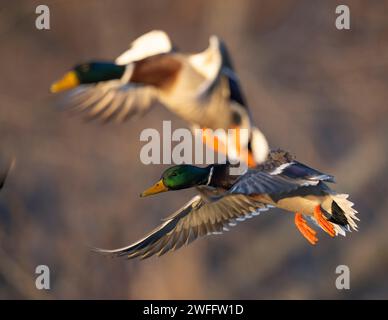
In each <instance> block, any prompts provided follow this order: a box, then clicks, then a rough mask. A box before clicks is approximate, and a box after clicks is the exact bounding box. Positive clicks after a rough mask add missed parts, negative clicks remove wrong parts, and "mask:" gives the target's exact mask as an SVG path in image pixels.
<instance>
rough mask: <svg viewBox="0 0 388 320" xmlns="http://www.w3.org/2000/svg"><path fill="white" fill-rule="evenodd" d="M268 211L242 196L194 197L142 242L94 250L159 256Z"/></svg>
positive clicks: (129, 254) (117, 254)
mask: <svg viewBox="0 0 388 320" xmlns="http://www.w3.org/2000/svg"><path fill="white" fill-rule="evenodd" d="M267 209H268V207H267V206H265V205H264V204H261V203H258V202H257V201H255V200H253V199H251V198H250V197H247V196H244V195H227V196H225V197H221V198H217V199H213V200H205V198H204V197H202V196H201V195H197V196H195V197H194V198H192V199H191V200H190V201H189V202H188V203H187V204H186V205H185V206H184V207H182V208H181V209H179V210H178V211H177V212H175V213H174V214H173V215H171V216H170V217H168V218H166V219H165V220H164V223H163V224H162V225H160V226H159V227H157V228H156V229H154V230H153V231H152V232H150V233H149V234H147V235H146V236H145V237H144V238H142V239H141V240H139V241H137V242H135V243H133V244H131V245H129V246H127V247H124V248H120V249H116V250H104V249H95V251H96V252H99V253H104V254H109V255H113V256H126V257H127V258H135V257H140V258H142V259H144V258H148V257H150V256H152V255H154V254H156V255H158V256H160V255H162V254H164V253H166V252H168V251H171V250H176V249H178V248H180V247H181V246H182V245H184V244H186V245H187V244H189V243H190V242H192V241H193V240H195V239H196V238H198V237H201V236H205V235H209V234H218V233H221V232H222V231H227V230H228V229H227V226H234V225H235V224H236V222H237V221H243V220H245V219H246V218H251V217H252V216H253V215H258V214H259V212H260V211H265V210H267Z"/></svg>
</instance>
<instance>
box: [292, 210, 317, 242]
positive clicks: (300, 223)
mask: <svg viewBox="0 0 388 320" xmlns="http://www.w3.org/2000/svg"><path fill="white" fill-rule="evenodd" d="M295 225H296V227H297V228H298V230H299V231H300V233H301V234H302V235H303V236H304V237H305V238H306V239H307V241H308V242H310V243H311V244H312V245H315V244H316V243H317V242H318V238H317V237H316V234H317V232H316V231H315V230H313V229H312V228H310V227H309V226H308V225H307V222H306V220H305V219H304V218H303V216H302V214H300V213H298V212H297V213H295Z"/></svg>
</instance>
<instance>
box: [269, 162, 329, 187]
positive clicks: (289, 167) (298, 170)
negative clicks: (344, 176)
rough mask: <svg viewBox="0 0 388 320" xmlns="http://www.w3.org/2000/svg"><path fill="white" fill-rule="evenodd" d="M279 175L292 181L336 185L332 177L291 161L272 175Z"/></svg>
mask: <svg viewBox="0 0 388 320" xmlns="http://www.w3.org/2000/svg"><path fill="white" fill-rule="evenodd" d="M274 173H275V174H278V175H282V176H285V177H288V178H290V179H304V180H307V181H326V182H332V183H334V182H335V180H334V177H333V176H332V175H329V174H326V173H323V172H320V171H318V170H316V169H313V168H311V167H308V166H306V165H305V164H303V163H300V162H298V161H291V162H288V163H285V164H284V165H282V166H279V167H278V168H276V169H275V170H274V172H273V173H272V174H274Z"/></svg>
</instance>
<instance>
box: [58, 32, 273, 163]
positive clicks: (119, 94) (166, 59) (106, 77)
mask: <svg viewBox="0 0 388 320" xmlns="http://www.w3.org/2000/svg"><path fill="white" fill-rule="evenodd" d="M65 90H69V93H68V95H66V97H65V103H66V105H70V106H72V107H73V109H74V110H77V111H80V112H84V113H85V114H86V117H87V118H88V119H93V118H98V119H101V120H102V121H109V120H116V121H124V120H126V119H128V118H130V117H132V116H133V115H135V114H143V113H144V112H146V111H147V110H149V108H150V107H151V106H152V105H153V103H152V102H153V101H155V100H157V101H159V102H161V103H162V104H163V105H164V106H166V107H167V108H168V109H169V110H170V111H172V112H173V113H175V114H176V115H178V116H180V117H181V118H182V119H184V120H185V121H187V122H188V123H189V125H190V127H191V129H197V128H199V129H202V130H203V141H204V142H205V143H206V144H207V145H208V146H210V147H212V148H213V149H215V150H216V151H218V152H223V153H225V154H227V155H228V158H229V159H238V160H241V157H242V156H241V155H242V154H244V155H246V154H247V157H246V159H242V160H245V162H247V163H248V164H249V165H250V166H255V165H256V164H259V163H261V162H263V161H264V160H265V158H266V156H267V154H268V150H269V148H268V144H267V141H266V138H265V137H264V135H263V134H262V133H261V131H260V130H259V129H258V128H257V127H255V126H254V125H253V123H252V118H251V114H250V112H249V109H248V106H247V103H246V100H245V97H244V95H243V93H242V90H241V87H240V84H239V79H238V77H237V75H236V73H235V71H234V69H233V66H232V63H231V59H230V56H229V54H228V51H227V48H226V46H225V44H224V43H223V42H222V41H221V40H220V39H219V38H218V37H216V36H212V37H210V40H209V47H208V48H207V49H206V50H204V51H202V52H200V53H194V54H191V53H182V52H179V51H177V50H176V49H175V48H174V47H173V45H172V43H171V41H170V39H169V37H168V35H167V34H166V33H165V32H163V31H159V30H155V31H151V32H149V33H146V34H144V35H142V36H141V37H139V38H138V39H136V40H135V41H133V42H132V43H131V45H130V48H129V49H128V50H127V51H125V52H124V53H123V54H121V55H120V56H119V57H118V58H117V59H116V60H115V61H90V62H86V63H82V64H79V65H77V66H75V67H74V68H73V69H72V70H70V71H69V72H67V73H66V74H65V75H64V76H63V77H62V78H61V79H60V80H58V81H57V82H55V83H54V84H53V85H52V86H51V92H53V93H57V92H60V91H65ZM219 128H221V129H225V130H227V129H236V132H237V134H239V130H240V129H247V131H245V132H246V133H247V134H244V135H241V137H240V138H241V140H240V141H241V143H236V139H235V138H233V137H232V138H231V137H230V136H226V137H219V136H214V135H212V134H211V133H209V130H205V129H213V130H216V129H219ZM226 146H228V147H229V148H230V149H228V148H227V147H226ZM240 148H241V149H240ZM241 150H243V152H244V153H242V152H241Z"/></svg>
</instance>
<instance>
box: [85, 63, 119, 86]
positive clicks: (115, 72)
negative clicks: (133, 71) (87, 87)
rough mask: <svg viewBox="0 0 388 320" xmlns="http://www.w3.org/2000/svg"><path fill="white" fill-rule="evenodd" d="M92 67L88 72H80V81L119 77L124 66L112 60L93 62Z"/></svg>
mask: <svg viewBox="0 0 388 320" xmlns="http://www.w3.org/2000/svg"><path fill="white" fill-rule="evenodd" d="M92 65H93V68H91V69H90V70H89V71H88V72H84V73H80V74H79V77H80V80H81V82H82V83H96V82H101V81H109V80H115V79H121V77H122V76H123V75H124V73H125V69H126V67H125V66H121V65H117V64H115V63H113V62H99V61H98V62H93V64H92Z"/></svg>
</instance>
